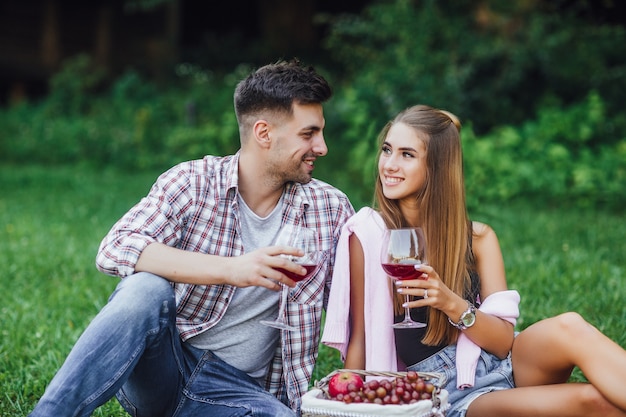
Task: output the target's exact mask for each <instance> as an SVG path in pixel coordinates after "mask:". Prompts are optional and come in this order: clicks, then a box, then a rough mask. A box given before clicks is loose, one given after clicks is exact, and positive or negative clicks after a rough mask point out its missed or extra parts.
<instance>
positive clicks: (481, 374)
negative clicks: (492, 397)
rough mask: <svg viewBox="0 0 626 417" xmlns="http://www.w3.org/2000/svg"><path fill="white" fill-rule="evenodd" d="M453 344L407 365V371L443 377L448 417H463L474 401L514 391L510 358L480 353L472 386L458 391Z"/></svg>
mask: <svg viewBox="0 0 626 417" xmlns="http://www.w3.org/2000/svg"><path fill="white" fill-rule="evenodd" d="M455 363H456V345H450V346H448V347H446V348H445V349H443V350H441V351H439V352H438V353H436V354H434V355H433V356H431V357H429V358H427V359H424V360H423V361H421V362H419V363H416V364H415V365H411V366H409V367H408V368H407V369H409V370H412V371H417V372H418V373H419V372H437V373H441V374H443V375H444V377H445V382H444V383H443V385H442V388H444V389H445V390H446V391H448V394H449V396H448V402H449V404H450V409H449V410H448V412H447V414H446V416H447V417H464V416H465V413H467V408H468V407H469V405H470V404H471V402H472V401H474V400H475V399H476V398H478V397H479V396H481V395H482V394H486V393H488V392H492V391H497V390H504V389H510V388H513V387H514V386H515V385H514V383H513V367H512V365H511V355H510V354H509V356H508V357H506V358H505V359H500V358H498V357H497V356H495V355H492V354H490V353H487V352H485V351H484V350H481V353H480V358H479V359H478V364H477V366H476V379H475V381H474V386H473V387H471V388H465V389H463V390H459V389H457V387H456V385H457V384H456V375H457V373H456V365H455Z"/></svg>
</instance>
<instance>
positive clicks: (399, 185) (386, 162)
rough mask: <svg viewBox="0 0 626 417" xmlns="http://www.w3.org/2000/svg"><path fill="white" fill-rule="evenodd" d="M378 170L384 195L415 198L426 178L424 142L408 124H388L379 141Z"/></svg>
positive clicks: (395, 197) (398, 198)
mask: <svg viewBox="0 0 626 417" xmlns="http://www.w3.org/2000/svg"><path fill="white" fill-rule="evenodd" d="M378 174H379V175H380V180H381V183H382V188H383V194H384V195H385V197H386V198H388V199H390V200H404V199H410V200H412V201H416V197H417V196H418V195H419V194H420V193H421V191H422V188H423V187H424V184H425V182H426V145H425V143H424V141H423V140H422V139H420V138H419V137H418V136H417V133H416V131H415V130H414V129H413V128H412V127H409V126H407V125H406V124H404V123H395V124H394V125H393V126H391V129H389V132H388V133H387V137H386V138H385V141H384V142H383V144H382V151H381V154H380V159H379V160H378Z"/></svg>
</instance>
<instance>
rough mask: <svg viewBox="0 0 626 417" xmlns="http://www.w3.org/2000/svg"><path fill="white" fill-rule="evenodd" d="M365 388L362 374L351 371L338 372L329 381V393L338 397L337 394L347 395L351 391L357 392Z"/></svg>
mask: <svg viewBox="0 0 626 417" xmlns="http://www.w3.org/2000/svg"><path fill="white" fill-rule="evenodd" d="M362 388H363V379H362V378H361V376H360V375H358V374H356V373H354V372H350V371H342V372H338V373H336V374H335V375H333V376H332V377H331V378H330V381H328V394H329V395H330V396H331V397H336V396H337V394H342V395H346V394H348V393H350V392H357V391H360V390H361V389H362Z"/></svg>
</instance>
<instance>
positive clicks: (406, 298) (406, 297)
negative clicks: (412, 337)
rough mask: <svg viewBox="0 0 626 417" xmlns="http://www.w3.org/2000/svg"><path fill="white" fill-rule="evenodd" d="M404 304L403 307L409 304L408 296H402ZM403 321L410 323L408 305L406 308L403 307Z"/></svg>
mask: <svg viewBox="0 0 626 417" xmlns="http://www.w3.org/2000/svg"><path fill="white" fill-rule="evenodd" d="M404 303H405V305H406V304H409V295H408V294H405V295H404ZM404 321H411V313H410V310H409V306H408V305H407V306H406V307H404Z"/></svg>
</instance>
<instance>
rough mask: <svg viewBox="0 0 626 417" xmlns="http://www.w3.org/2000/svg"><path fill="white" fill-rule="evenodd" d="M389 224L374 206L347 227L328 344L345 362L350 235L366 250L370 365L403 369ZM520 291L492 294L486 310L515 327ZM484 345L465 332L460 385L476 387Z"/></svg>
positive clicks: (328, 316)
mask: <svg viewBox="0 0 626 417" xmlns="http://www.w3.org/2000/svg"><path fill="white" fill-rule="evenodd" d="M384 229H385V224H384V222H383V220H382V218H381V217H380V215H379V214H378V213H377V212H376V211H374V210H373V209H371V208H369V207H364V208H362V209H360V210H359V211H358V212H357V213H356V214H355V215H354V216H352V217H351V218H350V219H349V220H348V222H347V223H346V224H345V225H344V228H343V231H342V234H341V236H340V238H339V242H338V246H337V254H336V260H335V267H334V273H333V281H332V282H333V283H332V287H331V291H330V296H329V300H328V308H327V310H326V322H325V325H324V332H323V334H322V343H324V344H325V345H327V346H330V347H333V348H335V349H337V350H339V352H340V353H341V359H342V360H345V357H346V351H347V348H348V342H349V340H350V339H349V338H350V256H349V245H348V239H349V237H350V235H351V234H352V233H355V234H356V236H357V237H358V238H359V240H360V242H361V245H362V246H363V251H364V253H365V265H364V272H365V300H364V303H365V305H364V307H365V311H364V314H365V335H366V337H365V356H366V357H365V369H367V370H370V371H391V372H395V371H397V370H399V369H403V368H404V365H402V364H401V363H400V362H399V359H398V358H397V355H396V348H395V336H394V332H393V328H392V327H391V326H390V323H392V322H393V304H392V302H391V300H392V298H391V293H390V291H391V290H390V285H389V284H390V280H389V278H388V277H387V274H386V273H385V272H384V271H383V269H382V267H381V265H380V251H381V247H380V244H381V241H382V239H381V236H382V233H383V230H384ZM518 304H519V294H518V293H517V291H502V292H500V293H494V294H492V295H490V296H489V297H487V299H485V301H484V302H483V304H482V305H481V307H480V310H481V311H485V312H486V313H488V314H493V315H496V316H499V317H501V318H503V319H505V320H507V321H509V322H511V323H513V325H515V322H516V318H517V317H518V315H519V311H518ZM479 355H480V348H479V347H478V346H477V345H476V344H474V343H473V342H472V341H471V340H469V338H467V337H465V336H464V335H461V337H460V338H459V341H458V343H457V364H456V366H457V373H458V376H457V385H458V386H459V388H462V387H465V386H472V385H473V383H474V375H475V372H476V363H477V361H478V357H479Z"/></svg>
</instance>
